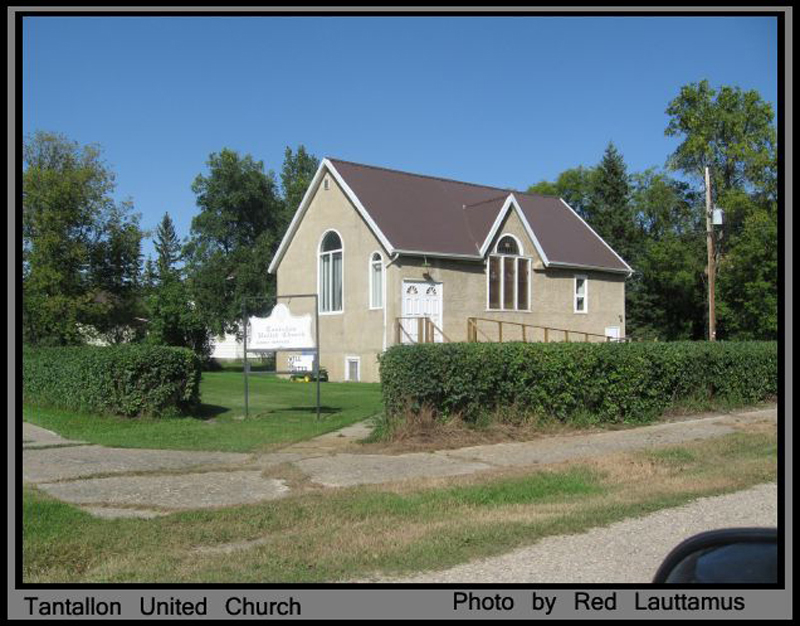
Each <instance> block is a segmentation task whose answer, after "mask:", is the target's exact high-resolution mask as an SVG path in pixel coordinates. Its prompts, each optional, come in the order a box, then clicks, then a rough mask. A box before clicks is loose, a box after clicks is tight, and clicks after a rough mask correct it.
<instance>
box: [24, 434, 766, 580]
mask: <svg viewBox="0 0 800 626" xmlns="http://www.w3.org/2000/svg"><path fill="white" fill-rule="evenodd" d="M776 441H777V440H776V434H775V428H774V425H770V426H769V427H763V426H761V427H759V428H749V429H747V430H743V432H740V433H736V434H731V435H726V436H723V437H718V438H716V439H710V440H705V441H699V442H692V443H688V444H685V445H682V446H676V447H671V448H667V449H661V450H658V451H655V452H654V451H649V452H635V453H634V452H631V453H620V454H614V455H610V456H607V457H600V458H597V459H592V460H582V461H580V462H569V463H562V464H559V465H556V466H553V467H551V468H547V469H544V470H538V471H533V470H531V469H530V468H527V469H521V468H516V469H513V470H503V471H498V472H495V473H492V474H490V475H474V476H469V477H458V478H450V479H438V480H432V479H429V480H419V481H411V482H406V483H398V484H395V485H382V486H368V487H354V488H347V489H311V490H306V491H305V492H304V491H302V490H300V491H298V492H297V493H295V494H294V495H290V496H289V497H287V498H285V499H282V500H277V501H270V502H266V503H262V504H254V505H247V506H239V507H230V508H225V509H218V510H206V511H192V512H186V513H176V514H172V515H168V516H165V517H161V518H155V519H150V520H141V519H116V520H104V519H98V518H94V517H91V516H90V515H88V514H87V513H84V512H82V511H80V510H78V509H76V508H74V507H72V506H70V505H67V504H64V503H62V502H59V501H57V500H54V499H52V498H50V497H48V496H47V495H45V494H43V493H41V492H39V491H37V490H36V489H35V488H34V487H26V488H25V491H24V500H23V502H24V511H23V578H24V580H25V581H26V582H31V583H35V582H54V583H65V582H84V583H92V582H141V583H188V582H194V583H211V582H223V583H280V582H286V583H303V582H325V581H337V580H358V579H365V578H369V577H370V576H372V575H374V574H378V573H381V574H402V573H409V572H414V571H418V570H424V569H432V568H444V567H448V566H452V565H455V564H457V563H461V562H464V561H467V560H470V559H473V558H478V557H485V556H490V555H496V554H500V553H503V552H506V551H508V550H511V549H513V548H515V547H518V546H521V545H526V544H530V543H533V542H535V541H537V540H538V539H541V538H543V537H546V536H548V535H563V534H567V533H577V532H581V531H584V530H587V529H589V528H592V527H594V526H599V525H605V524H610V523H612V522H615V521H618V520H621V519H624V518H627V517H631V516H635V515H643V514H647V513H650V512H653V511H656V510H658V509H661V508H665V507H673V506H678V505H680V504H684V503H686V502H689V501H691V500H693V499H695V498H698V497H703V496H710V495H717V494H721V493H727V492H732V491H737V490H740V489H744V488H747V487H750V486H753V485H756V484H760V483H765V482H770V481H774V480H775V479H776V472H777V463H776V451H777V443H776ZM643 539H644V538H643Z"/></svg>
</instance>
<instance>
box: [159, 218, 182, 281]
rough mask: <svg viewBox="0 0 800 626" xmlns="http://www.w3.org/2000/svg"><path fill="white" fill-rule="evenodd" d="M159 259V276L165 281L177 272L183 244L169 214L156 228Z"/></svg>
mask: <svg viewBox="0 0 800 626" xmlns="http://www.w3.org/2000/svg"><path fill="white" fill-rule="evenodd" d="M154 245H155V249H156V253H157V254H158V259H157V261H156V271H157V275H158V276H159V277H160V278H161V279H163V278H165V277H166V276H167V274H170V273H171V272H174V271H175V267H174V266H175V264H176V263H177V262H178V261H179V260H180V258H181V244H180V242H179V241H178V236H177V235H176V234H175V225H174V224H173V223H172V218H171V217H170V216H169V213H164V217H163V218H161V222H160V223H159V224H158V227H157V228H156V239H155V242H154Z"/></svg>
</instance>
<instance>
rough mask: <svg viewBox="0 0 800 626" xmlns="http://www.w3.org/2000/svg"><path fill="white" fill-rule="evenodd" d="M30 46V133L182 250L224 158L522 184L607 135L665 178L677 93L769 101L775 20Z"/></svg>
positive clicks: (115, 37)
mask: <svg viewBox="0 0 800 626" xmlns="http://www.w3.org/2000/svg"><path fill="white" fill-rule="evenodd" d="M23 37H24V41H23V55H24V56H23V132H24V133H26V134H27V133H30V132H32V131H34V130H51V131H57V132H61V133H64V134H66V135H67V136H68V137H70V138H71V139H74V140H76V141H78V142H80V143H90V142H94V143H99V144H100V145H102V146H103V148H104V150H105V157H106V160H107V161H108V163H109V164H110V166H111V167H112V169H113V170H114V171H115V172H116V175H117V194H116V195H117V197H118V198H120V199H124V198H131V199H132V200H133V202H134V205H135V207H136V211H137V212H140V213H142V225H143V227H145V228H153V227H154V226H155V225H156V224H157V222H158V221H159V220H160V218H161V216H162V215H163V214H164V212H165V211H169V212H170V214H171V215H172V216H173V218H174V219H175V222H176V227H177V229H178V234H179V235H180V236H181V237H184V236H186V235H188V233H189V227H190V224H191V218H192V216H193V215H195V214H196V213H197V207H196V205H195V203H194V200H195V197H194V194H193V193H192V191H191V188H190V187H191V184H192V181H193V180H194V178H195V176H196V175H197V174H198V173H201V172H206V166H205V162H206V160H207V158H208V155H209V154H210V153H211V152H216V151H219V150H220V149H222V148H223V147H228V148H233V149H235V150H238V151H240V152H242V153H250V154H252V155H253V156H254V157H255V158H257V159H259V160H262V161H264V164H265V167H266V169H273V170H275V171H276V172H278V171H279V169H280V166H281V163H282V162H283V151H284V148H285V147H286V146H287V145H288V146H292V147H293V148H294V147H296V146H297V145H299V144H304V145H305V146H306V148H307V149H308V150H309V151H310V152H312V153H313V154H316V155H317V156H320V157H322V156H333V157H337V158H342V159H347V160H351V161H356V162H361V163H370V164H374V165H382V166H386V167H391V168H396V169H402V170H408V171H413V172H419V173H423V174H431V175H436V176H444V177H448V178H455V179H459V180H466V181H471V182H477V183H483V184H487V185H496V186H500V187H510V188H516V189H525V188H527V187H528V186H529V185H530V184H532V183H535V182H538V181H540V180H543V179H547V180H552V179H554V178H555V177H556V176H557V175H558V173H559V172H561V171H563V170H564V169H567V168H569V167H575V166H578V165H594V164H595V163H597V161H598V160H599V159H600V157H601V155H602V152H603V149H604V148H605V146H606V144H607V143H608V141H609V140H613V141H614V143H615V144H616V145H617V147H618V148H619V149H620V151H621V152H622V154H623V155H624V157H625V160H626V162H627V163H628V167H629V169H630V171H640V170H642V169H645V168H647V167H652V166H659V167H661V166H663V165H664V162H665V160H666V157H667V155H668V154H669V153H670V152H671V151H672V150H674V148H675V146H676V145H677V143H678V142H677V140H676V139H674V138H667V137H665V136H664V128H665V127H666V124H667V116H666V114H665V113H664V110H665V109H666V107H667V104H668V102H669V101H670V100H671V99H672V98H674V97H675V96H676V95H677V94H678V92H679V90H680V87H681V86H682V85H685V84H687V83H690V82H696V81H699V80H701V79H704V78H706V79H708V80H709V81H710V82H711V84H712V86H714V87H718V86H720V85H738V86H740V87H742V88H743V89H756V90H758V91H759V92H760V93H761V95H762V97H764V98H765V99H766V100H768V101H770V102H772V103H773V104H776V102H777V19H776V18H770V17H756V18H745V17H699V18H685V17H674V18H663V17H655V18H634V17H619V18H617V17H614V18H609V17H594V18H588V17H581V18H570V17H526V18H519V17H512V18H499V17H467V18H463V17H462V18H459V17H454V18H445V17H435V18H415V17H407V18H397V17H388V18H368V17H354V18H348V17H327V18H300V17H293V18H289V17H282V18H281V17H243V18H238V17H237V18H233V17H202V18H173V17H162V18H157V17H156V18H133V17H121V18H108V17H70V18H57V17H40V18H37V17H33V18H25V20H24V24H23ZM144 251H145V254H148V253H151V252H152V245H151V242H149V241H148V242H146V244H145V246H144Z"/></svg>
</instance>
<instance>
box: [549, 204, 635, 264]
mask: <svg viewBox="0 0 800 626" xmlns="http://www.w3.org/2000/svg"><path fill="white" fill-rule="evenodd" d="M559 200H561V202H563V203H564V206H565V207H567V208H568V209H569V210H570V211H572V213H573V215H575V217H577V218H578V219H579V220H580V221H581V222H583V225H584V226H586V228H588V229H589V230H590V231H591V232H592V234H593V235H594V236H595V237H597V238H598V239H599V240H600V241H602V242H603V245H604V246H605V247H606V248H608V249H609V250H611V253H612V254H613V255H614V256H615V257H617V259H618V260H619V262H620V263H622V264H623V265H624V266H625V267H626V268H628V276H630V275H631V274H633V268H632V267H631V266H630V265H628V264H627V263H626V262H625V259H623V258H622V257H621V256H620V255H618V254H617V253H616V252H614V248H612V247H611V246H609V245H608V244H607V243H606V241H605V239H603V238H602V237H601V236H600V235H598V234H597V233H596V232H595V230H594V228H592V227H591V226H589V224H587V223H586V220H584V219H583V218H582V217H581V216H580V215H578V213H577V212H576V211H575V209H573V208H572V207H571V206H570V205H568V204H567V203H566V202H564V198H559ZM608 271H613V270H608ZM617 271H620V270H617Z"/></svg>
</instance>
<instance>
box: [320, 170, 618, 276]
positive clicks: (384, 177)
mask: <svg viewBox="0 0 800 626" xmlns="http://www.w3.org/2000/svg"><path fill="white" fill-rule="evenodd" d="M328 161H330V163H331V164H332V165H333V167H334V168H336V171H337V172H338V173H339V174H340V175H341V177H342V178H343V179H344V181H345V182H346V183H347V185H348V186H349V187H350V189H352V191H353V193H355V195H356V197H357V198H358V199H359V201H360V202H361V204H362V206H363V207H364V208H365V209H366V211H367V212H368V213H369V216H370V217H371V218H372V220H373V221H374V223H375V224H376V225H377V226H378V228H379V229H380V231H381V232H382V233H383V234H384V236H385V237H386V239H388V241H389V242H391V245H392V247H393V248H395V250H397V251H402V252H415V253H420V254H425V253H428V254H432V255H433V254H436V255H445V256H448V255H453V256H472V257H476V258H480V256H481V253H480V249H481V246H482V245H483V243H484V241H485V240H486V238H487V236H488V235H489V233H490V231H491V228H492V226H493V225H494V223H495V221H496V219H497V216H498V214H499V212H500V210H501V209H502V207H503V206H504V205H505V203H506V200H507V199H508V196H509V194H513V195H514V198H515V199H516V201H517V203H518V205H519V207H520V209H521V211H522V213H523V215H524V216H525V219H526V220H527V222H528V224H529V225H530V228H531V230H532V231H533V234H534V236H535V238H536V240H537V241H538V243H539V246H540V247H541V250H542V252H543V253H544V256H545V257H546V258H545V259H543V260H544V261H545V263H546V264H548V265H549V264H555V265H569V266H578V267H596V268H600V269H607V270H611V271H628V270H629V269H630V268H629V267H628V266H627V265H626V264H625V263H624V262H623V261H622V260H621V259H620V258H619V257H617V255H616V254H615V253H614V252H613V251H612V250H611V248H610V247H609V246H608V245H607V244H606V243H605V242H604V241H603V240H602V239H601V238H600V237H599V236H598V235H596V234H595V233H594V232H593V231H592V230H591V229H590V228H589V226H588V225H587V224H586V223H585V222H584V221H583V220H581V219H580V217H578V216H577V214H576V213H575V212H574V211H572V210H571V209H570V208H569V207H568V206H567V205H566V204H565V203H564V202H563V201H562V200H561V199H560V198H556V197H552V196H542V195H537V194H529V193H521V192H518V191H512V190H509V189H500V188H498V187H487V186H484V185H475V184H472V183H465V182H459V181H455V180H449V179H445V178H436V177H433V176H424V175H420V174H410V173H408V172H400V171H397V170H390V169H386V168H382V167H375V166H372V165H361V164H357V163H351V162H349V161H341V160H339V159H328Z"/></svg>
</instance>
